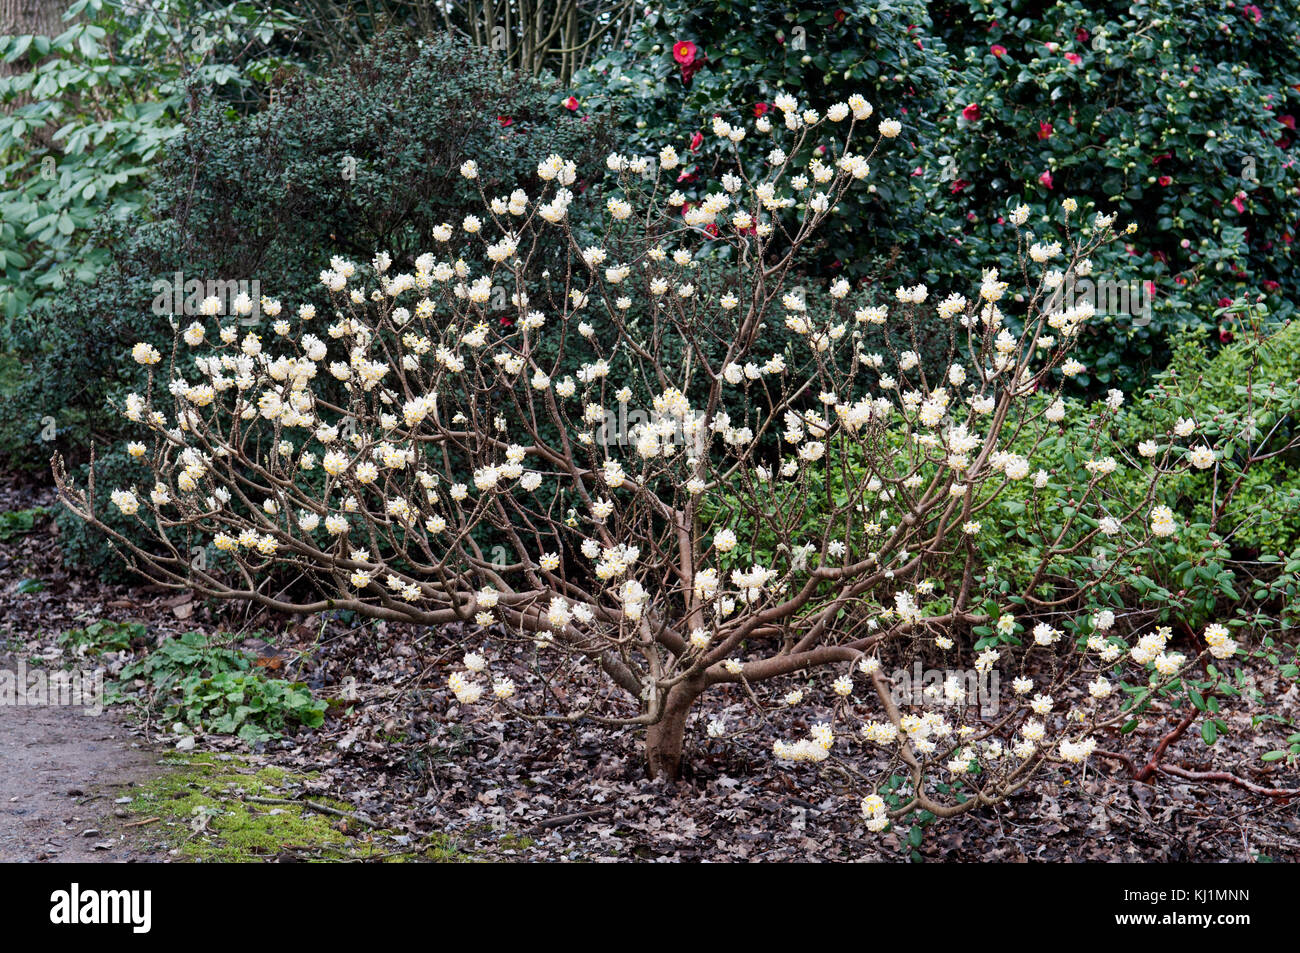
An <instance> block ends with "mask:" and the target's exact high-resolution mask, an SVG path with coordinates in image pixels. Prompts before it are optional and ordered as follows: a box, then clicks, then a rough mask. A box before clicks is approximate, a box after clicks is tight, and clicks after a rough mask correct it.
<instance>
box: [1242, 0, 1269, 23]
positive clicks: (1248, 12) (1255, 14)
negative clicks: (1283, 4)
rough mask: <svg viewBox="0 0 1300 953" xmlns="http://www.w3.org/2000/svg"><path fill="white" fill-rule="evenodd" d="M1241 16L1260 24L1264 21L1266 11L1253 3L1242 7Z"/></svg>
mask: <svg viewBox="0 0 1300 953" xmlns="http://www.w3.org/2000/svg"><path fill="white" fill-rule="evenodd" d="M1241 15H1242V16H1244V17H1250V18H1251V19H1252V20H1254V21H1255V22H1256V23H1259V22H1260V21H1261V20H1263V19H1264V11H1263V10H1261V9H1260V8H1259V7H1257V6H1255V5H1254V4H1253V3H1252V4H1250V5H1249V6H1245V7H1242V8H1241Z"/></svg>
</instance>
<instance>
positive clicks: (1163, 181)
mask: <svg viewBox="0 0 1300 953" xmlns="http://www.w3.org/2000/svg"><path fill="white" fill-rule="evenodd" d="M1156 181H1157V182H1159V183H1160V184H1161V185H1169V184H1170V183H1172V182H1173V181H1174V180H1173V179H1171V178H1170V177H1169V176H1167V175H1162V176H1161V177H1160V178H1158V179H1156Z"/></svg>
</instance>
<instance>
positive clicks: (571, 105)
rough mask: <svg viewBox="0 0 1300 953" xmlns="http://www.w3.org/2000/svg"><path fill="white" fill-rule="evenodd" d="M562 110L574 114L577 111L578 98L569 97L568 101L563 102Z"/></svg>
mask: <svg viewBox="0 0 1300 953" xmlns="http://www.w3.org/2000/svg"><path fill="white" fill-rule="evenodd" d="M564 108H565V109H567V110H569V111H570V112H575V113H576V112H577V111H578V97H577V96H570V97H569V98H568V99H566V100H565V101H564Z"/></svg>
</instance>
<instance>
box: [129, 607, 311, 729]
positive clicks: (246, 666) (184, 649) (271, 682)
mask: <svg viewBox="0 0 1300 953" xmlns="http://www.w3.org/2000/svg"><path fill="white" fill-rule="evenodd" d="M134 679H143V680H145V681H146V682H148V684H149V686H150V688H151V689H152V691H153V693H154V696H155V698H157V699H161V700H162V702H161V706H160V707H161V712H160V713H161V716H162V719H163V720H164V721H165V722H168V723H170V724H181V725H185V726H187V727H189V728H192V729H197V730H202V731H207V732H211V733H213V734H221V735H236V736H237V737H239V738H240V739H241V740H243V741H245V742H249V743H255V742H259V741H266V740H268V739H270V738H277V737H279V736H280V734H281V733H282V732H283V731H284V729H285V728H286V727H288V726H290V725H294V724H300V725H304V726H306V727H308V728H319V727H320V726H321V725H322V724H323V723H324V720H325V708H326V704H325V702H323V701H318V700H317V699H315V698H313V697H312V694H311V691H310V689H308V688H307V686H306V685H304V684H303V683H301V682H290V681H287V680H285V679H280V678H268V677H267V676H266V675H265V673H264V672H262V671H261V670H260V669H258V668H257V666H256V664H255V660H254V658H253V656H251V655H250V654H249V653H247V652H243V651H240V650H238V649H232V648H229V647H227V646H224V645H221V644H219V643H217V642H215V641H214V640H213V639H211V638H209V637H208V636H205V635H203V634H202V633H201V632H186V633H185V634H184V635H181V636H178V637H177V638H174V639H167V640H165V641H164V642H163V643H162V644H161V645H160V646H159V647H158V648H157V649H156V650H154V651H153V652H151V653H149V654H148V655H146V656H144V657H143V658H141V659H140V660H138V661H136V662H133V663H131V664H130V665H128V666H126V667H125V668H123V669H122V681H123V683H129V682H130V681H132V680H134Z"/></svg>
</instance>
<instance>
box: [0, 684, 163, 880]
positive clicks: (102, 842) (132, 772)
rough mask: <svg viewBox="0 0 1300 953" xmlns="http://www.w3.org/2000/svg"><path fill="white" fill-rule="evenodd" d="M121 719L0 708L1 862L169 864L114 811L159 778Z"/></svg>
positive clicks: (57, 709) (153, 757)
mask: <svg viewBox="0 0 1300 953" xmlns="http://www.w3.org/2000/svg"><path fill="white" fill-rule="evenodd" d="M132 741H133V739H132V737H131V735H130V734H129V732H127V730H126V729H125V728H124V727H123V725H122V723H121V722H120V721H119V720H118V719H117V717H116V716H114V715H112V714H110V713H107V712H106V713H104V714H101V715H97V716H96V715H87V714H84V713H83V711H82V709H80V708H61V707H13V706H5V705H0V862H5V863H13V862H31V861H77V862H90V863H105V862H115V861H131V860H149V859H163V858H154V857H153V856H152V855H150V854H149V853H148V852H145V851H141V850H139V849H138V848H136V847H135V846H134V844H133V843H132V838H131V836H130V834H131V832H130V831H129V830H127V829H125V828H123V827H122V821H121V820H119V819H118V817H117V816H115V814H114V812H115V811H120V807H119V806H118V805H116V804H115V803H114V801H115V800H116V799H117V798H120V797H123V796H125V794H126V792H127V790H128V789H129V788H130V786H131V785H132V784H133V783H135V782H138V781H141V780H144V779H145V778H148V777H150V776H152V775H153V774H156V773H157V772H158V770H159V768H158V766H157V760H158V758H157V755H155V754H152V753H151V752H149V751H148V750H146V749H144V748H141V747H138V746H136V747H133V746H132Z"/></svg>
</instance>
